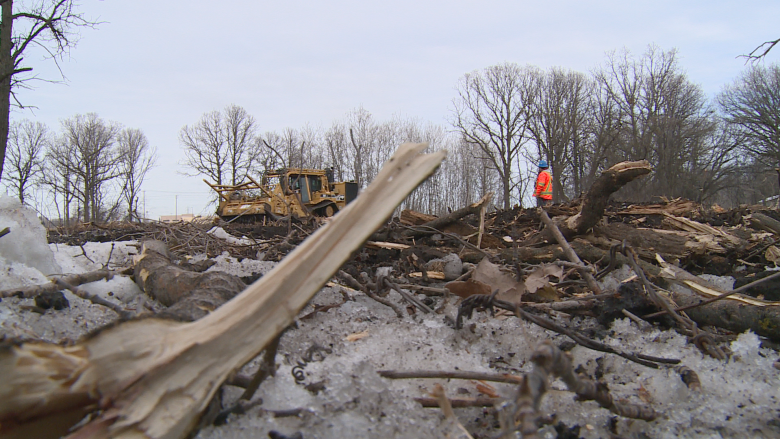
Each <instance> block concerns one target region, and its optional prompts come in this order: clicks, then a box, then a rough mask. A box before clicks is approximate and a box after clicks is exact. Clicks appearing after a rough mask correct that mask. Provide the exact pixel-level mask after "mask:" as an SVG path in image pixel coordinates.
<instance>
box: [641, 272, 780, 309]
mask: <svg viewBox="0 0 780 439" xmlns="http://www.w3.org/2000/svg"><path fill="white" fill-rule="evenodd" d="M778 277H780V272H778V273H775V274H773V275H770V276H767V277H765V278H761V279H756V280H754V281H753V282H750V283H749V284H745V285H742V286H741V287H739V288H735V289H733V290H731V291H728V292H725V293H723V294H721V295H719V296H715V297H711V298H709V299H707V300H703V301H701V302H699V303H696V304H694V305H688V306H681V307H679V308H675V309H674V310H675V311H676V312H680V311H687V310H689V309H693V308H697V307H700V306H702V305H706V304H708V303H712V302H716V301H718V300H721V299H725V298H727V297H729V296H733V295H734V294H738V293H741V292H743V291H746V290H748V289H750V288H753V287H754V286H756V285H758V284H760V283H763V282H766V281H768V280H771V279H777V278H778ZM663 314H666V311H659V312H656V313H653V314H648V315H646V316H644V317H645V318H646V319H649V318H652V317H658V316H660V315H663Z"/></svg>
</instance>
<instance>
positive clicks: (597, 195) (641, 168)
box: [559, 160, 653, 239]
mask: <svg viewBox="0 0 780 439" xmlns="http://www.w3.org/2000/svg"><path fill="white" fill-rule="evenodd" d="M652 170H653V169H652V168H651V167H650V163H649V162H648V161H647V160H641V161H638V162H621V163H618V164H616V165H614V166H612V167H611V168H609V169H607V170H606V171H604V172H602V173H601V175H600V176H599V177H598V178H597V179H596V181H595V182H594V183H593V185H592V186H591V187H590V190H588V192H587V193H586V194H585V199H584V200H583V202H582V209H581V210H580V212H579V213H578V214H576V215H574V216H572V217H570V218H569V219H567V220H566V221H564V223H563V224H561V225H559V227H560V229H561V233H562V234H563V236H564V237H566V239H571V238H572V237H574V236H576V235H582V234H585V233H587V232H588V230H590V229H591V228H592V227H593V226H595V225H596V224H597V223H598V222H599V220H601V217H602V216H603V215H604V209H605V208H606V207H607V201H609V197H610V196H611V195H612V194H613V193H615V192H617V191H618V190H619V189H620V188H622V187H623V186H625V185H626V184H628V183H630V182H632V181H634V180H636V179H637V178H639V177H642V176H643V175H647V174H649V173H650V172H652Z"/></svg>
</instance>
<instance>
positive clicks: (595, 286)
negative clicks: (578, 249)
mask: <svg viewBox="0 0 780 439" xmlns="http://www.w3.org/2000/svg"><path fill="white" fill-rule="evenodd" d="M539 211H540V212H539V216H541V218H542V221H543V222H544V225H545V226H547V230H549V231H550V233H552V235H553V236H554V237H555V240H556V241H558V244H560V246H561V247H563V253H564V254H565V255H566V257H567V258H568V259H569V261H571V262H573V263H575V264H577V265H579V266H583V265H584V264H583V263H582V260H581V259H580V257H579V256H577V253H575V252H574V250H573V249H572V248H571V246H570V245H569V243H568V241H566V238H565V237H564V236H563V234H562V233H561V231H560V230H558V227H557V226H556V225H555V223H553V221H552V220H551V219H550V217H549V216H548V215H547V212H545V211H544V209H539ZM580 274H581V275H582V277H584V278H585V282H587V283H588V287H589V288H590V289H591V291H593V293H594V294H601V287H600V286H599V283H598V282H596V279H595V278H594V277H593V275H592V274H591V273H588V272H587V271H581V272H580Z"/></svg>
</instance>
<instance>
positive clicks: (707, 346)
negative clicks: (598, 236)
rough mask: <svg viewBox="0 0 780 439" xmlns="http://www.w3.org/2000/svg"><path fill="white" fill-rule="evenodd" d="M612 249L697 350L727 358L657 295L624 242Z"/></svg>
mask: <svg viewBox="0 0 780 439" xmlns="http://www.w3.org/2000/svg"><path fill="white" fill-rule="evenodd" d="M612 249H614V250H612ZM612 249H610V252H612V251H619V252H620V253H623V254H624V255H626V257H627V258H628V263H629V265H631V269H632V270H634V274H636V275H637V276H638V277H639V280H640V282H641V283H642V286H643V287H644V288H645V292H647V295H648V296H649V297H650V300H652V302H653V303H654V304H655V306H657V307H658V308H661V309H663V310H664V311H666V313H667V314H669V315H670V316H671V317H672V318H673V319H674V320H675V321H676V322H677V323H678V325H680V328H681V329H683V330H686V331H688V332H689V333H690V335H691V337H692V338H691V341H694V342H695V344H696V346H697V347H698V348H699V349H701V350H702V351H704V352H706V353H707V354H708V355H710V356H711V357H713V358H717V359H718V360H725V359H726V358H727V356H726V354H725V352H723V350H722V349H721V348H720V347H718V345H717V344H716V343H715V341H714V339H713V338H712V336H711V335H710V334H709V333H708V332H706V331H702V330H701V329H699V328H698V327H697V326H696V322H694V321H693V320H691V319H690V318H689V317H688V316H686V315H684V314H683V315H680V314H678V313H677V312H675V310H674V308H673V307H672V305H671V304H670V303H669V301H668V300H666V299H665V298H663V297H661V295H660V294H658V291H656V288H655V285H653V284H652V283H651V282H650V281H649V280H647V276H645V272H644V270H642V267H640V266H639V263H638V262H637V257H636V253H634V250H633V249H632V248H631V246H629V245H628V244H627V243H626V241H623V242H622V243H621V244H615V245H613V246H612Z"/></svg>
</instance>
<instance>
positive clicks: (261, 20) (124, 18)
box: [12, 0, 780, 218]
mask: <svg viewBox="0 0 780 439" xmlns="http://www.w3.org/2000/svg"><path fill="white" fill-rule="evenodd" d="M80 10H82V11H84V13H85V15H86V16H87V17H88V18H91V19H95V20H100V21H103V22H104V23H103V24H101V25H99V26H98V28H97V29H96V30H89V29H87V30H83V31H82V37H81V41H80V42H79V44H78V46H77V47H76V49H74V50H73V51H72V52H71V55H70V58H69V59H68V60H66V61H65V62H63V63H61V66H62V70H63V72H64V74H65V75H66V77H67V79H68V83H67V85H61V84H48V83H38V84H36V87H35V89H34V90H32V91H22V92H20V93H18V96H19V97H20V99H21V100H22V101H23V103H24V104H25V105H34V106H36V107H38V108H37V109H35V110H24V111H16V112H14V113H13V114H12V119H22V118H29V119H33V120H39V121H42V122H44V123H46V124H48V125H49V126H50V127H51V128H52V129H54V130H59V128H60V125H59V120H60V119H63V118H68V117H71V116H73V115H75V114H78V113H87V112H95V113H98V114H99V115H100V116H101V117H102V118H103V119H106V120H111V121H117V122H120V123H122V124H124V125H125V126H127V127H132V128H140V129H141V130H143V131H144V133H145V134H146V135H147V137H148V138H149V141H150V142H151V144H152V145H154V146H155V147H157V149H158V154H159V156H160V157H159V159H158V162H157V167H156V168H155V169H154V170H153V171H152V173H151V175H150V176H149V177H148V179H147V183H146V184H145V187H144V189H145V191H146V209H147V211H148V214H149V216H150V217H151V218H156V217H158V216H159V215H163V214H173V213H174V211H175V210H178V213H185V212H188V211H190V212H193V213H195V214H210V213H211V210H212V209H211V208H207V207H206V204H207V202H208V195H209V188H208V187H207V186H206V185H205V184H204V183H203V182H202V180H201V178H199V177H184V176H182V175H179V174H178V171H181V170H182V168H181V166H180V165H179V163H180V162H181V161H182V159H183V153H182V151H181V146H180V145H179V143H178V139H177V136H178V132H179V130H180V129H181V127H182V126H184V125H185V124H192V123H194V122H196V121H197V120H198V119H199V118H200V117H201V115H202V114H203V113H205V112H208V111H212V110H220V109H222V108H224V107H225V106H226V105H228V104H231V103H235V104H237V105H240V106H243V107H244V108H246V109H247V111H248V112H249V113H250V114H252V115H253V116H254V117H255V118H256V119H257V121H258V125H259V128H260V130H261V131H262V132H265V131H278V130H281V129H283V128H286V127H293V128H301V127H303V126H304V125H305V124H307V123H309V124H311V125H313V126H320V125H321V126H323V127H327V126H329V125H330V124H331V122H333V121H334V120H336V119H339V118H341V117H343V116H344V115H345V114H346V113H347V112H348V111H349V110H351V109H354V108H356V107H358V106H360V105H362V106H363V107H364V108H365V109H366V110H368V111H369V112H371V113H372V114H373V115H374V117H375V118H376V120H377V121H383V120H387V119H389V118H390V117H392V116H393V115H396V114H397V115H401V116H404V117H415V118H420V119H422V120H426V121H431V122H434V123H438V124H446V123H447V119H448V117H449V115H450V107H451V101H452V99H453V97H454V96H455V91H454V87H455V85H456V83H457V81H458V78H460V77H461V76H462V75H463V74H465V73H467V72H470V71H473V70H476V69H482V68H484V67H488V66H490V65H494V64H498V63H502V62H506V61H510V62H516V63H519V64H531V65H535V66H538V67H540V68H543V69H546V68H548V67H552V66H560V67H564V68H568V69H572V70H578V71H581V72H588V71H590V70H591V69H592V68H594V67H596V66H598V65H600V64H602V63H604V61H605V60H606V56H605V53H607V52H609V51H612V50H615V49H620V48H623V47H626V48H628V49H629V50H631V52H632V53H634V54H635V55H641V54H642V53H643V52H644V51H645V49H646V48H647V46H648V45H649V44H656V45H657V46H658V47H659V48H661V49H662V50H669V49H672V48H676V49H678V54H679V60H680V65H681V67H682V68H683V69H684V70H685V71H686V72H687V73H688V76H689V78H690V79H691V80H692V81H693V82H695V83H698V84H700V85H701V86H702V87H703V89H704V90H705V92H706V93H707V94H708V95H709V96H712V95H714V94H715V93H717V92H718V91H719V90H720V89H721V87H722V86H723V85H725V84H727V83H729V82H731V81H732V80H733V79H734V78H736V77H737V75H738V74H739V73H740V72H741V71H742V70H743V69H744V67H745V62H744V60H743V59H739V58H737V56H738V55H740V54H744V53H747V52H749V51H751V50H752V49H753V48H754V47H756V46H757V45H758V44H760V43H762V42H764V41H767V40H771V39H776V38H780V26H778V25H777V23H778V20H779V19H780V2H777V1H745V2H736V1H712V0H710V1H685V2H681V1H573V0H566V1H547V2H544V1H533V2H532V1H509V0H500V1H499V0H483V1H479V2H477V1H462V0H449V1H433V0H429V1H426V0H417V1H406V0H395V1H382V2H379V1H366V0H362V1H339V0H336V1H329V2H324V1H284V2H282V1H274V2H270V1H259V2H252V1H237V0H223V1H219V2H214V1H192V0H189V1H181V0H165V1H161V0H157V1H151V0H133V1H127V0H125V1H116V0H115V1H110V0H106V1H94V0H86V1H83V2H82V4H81V6H80ZM26 59H27V60H28V65H31V66H32V67H34V68H35V70H36V71H37V72H38V73H39V75H40V76H41V77H44V78H57V72H56V70H55V69H54V67H53V65H52V64H51V63H44V62H41V61H39V60H37V59H35V58H34V57H30V56H28V57H27V58H26ZM778 59H780V48H777V49H775V50H774V51H773V52H770V56H769V57H768V58H767V62H776V61H777V60H778ZM176 194H178V199H177V198H176ZM177 201H178V203H177ZM176 204H178V207H177V206H176ZM44 213H46V212H45V211H44ZM52 213H53V212H52Z"/></svg>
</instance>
